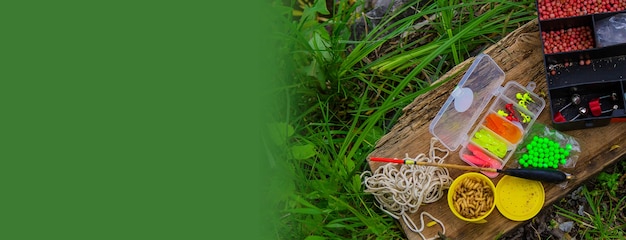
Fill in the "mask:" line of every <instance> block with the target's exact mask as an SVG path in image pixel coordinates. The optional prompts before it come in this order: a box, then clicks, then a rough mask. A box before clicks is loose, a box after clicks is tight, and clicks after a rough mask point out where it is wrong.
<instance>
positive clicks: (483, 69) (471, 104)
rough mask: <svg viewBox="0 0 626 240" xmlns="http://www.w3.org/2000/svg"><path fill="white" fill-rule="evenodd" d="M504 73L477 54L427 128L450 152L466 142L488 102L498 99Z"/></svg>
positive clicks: (489, 59) (491, 60) (484, 56)
mask: <svg viewBox="0 0 626 240" xmlns="http://www.w3.org/2000/svg"><path fill="white" fill-rule="evenodd" d="M504 77H505V74H504V71H502V69H501V68H500V67H498V65H497V64H496V63H495V62H494V61H493V59H491V57H489V56H488V55H486V54H479V55H478V56H476V58H475V59H474V62H473V63H472V65H471V66H470V68H469V69H468V70H467V72H466V73H465V75H463V78H461V81H460V82H459V84H458V85H457V86H456V87H455V88H454V90H453V91H452V93H451V94H450V97H448V99H447V100H446V102H445V103H444V104H443V106H442V107H441V109H440V110H439V112H438V113H437V115H436V116H435V118H434V119H433V121H431V123H430V126H429V131H430V133H431V134H433V136H435V137H436V138H438V139H439V141H440V142H441V143H442V144H443V145H444V146H445V147H446V148H448V149H450V150H451V151H455V150H456V149H457V148H458V147H459V145H461V144H462V143H463V142H465V141H466V140H467V139H468V138H469V132H470V129H471V127H472V126H473V124H474V123H475V122H476V121H477V120H478V117H479V116H480V115H481V113H482V111H483V110H484V109H485V107H486V106H487V104H488V103H489V100H491V98H492V97H494V96H496V95H498V93H499V91H500V88H501V85H502V83H503V82H504Z"/></svg>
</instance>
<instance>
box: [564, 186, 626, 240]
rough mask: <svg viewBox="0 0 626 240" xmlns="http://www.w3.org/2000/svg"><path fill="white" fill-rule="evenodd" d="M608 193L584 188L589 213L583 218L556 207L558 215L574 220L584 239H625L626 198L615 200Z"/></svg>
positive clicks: (583, 192)
mask: <svg viewBox="0 0 626 240" xmlns="http://www.w3.org/2000/svg"><path fill="white" fill-rule="evenodd" d="M606 192H608V191H602V190H599V189H598V190H591V191H590V190H588V189H587V187H586V186H583V190H582V194H583V196H584V197H585V199H587V204H588V205H589V206H588V208H589V210H590V211H589V212H585V213H584V214H583V215H582V216H581V215H579V214H578V213H574V212H572V211H570V210H567V209H565V208H562V207H559V206H558V205H554V207H555V208H556V209H557V214H559V215H561V216H564V217H566V218H568V219H571V220H573V221H574V222H576V223H577V224H578V226H579V229H580V230H579V235H580V236H582V237H583V238H584V239H624V238H625V237H626V220H625V219H624V218H623V213H624V210H625V209H626V196H622V197H621V198H620V199H613V198H610V197H609V196H607V194H605V193H606Z"/></svg>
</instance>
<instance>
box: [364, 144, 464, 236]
mask: <svg viewBox="0 0 626 240" xmlns="http://www.w3.org/2000/svg"><path fill="white" fill-rule="evenodd" d="M437 141H438V140H437V139H436V138H432V139H431V140H430V152H429V155H428V156H426V155H425V154H423V153H422V154H420V155H418V156H417V157H415V159H411V158H409V157H408V154H407V155H406V157H405V158H404V159H405V160H414V161H416V162H434V163H443V161H444V159H445V158H446V157H447V156H448V153H449V152H448V151H447V150H445V149H441V148H438V147H436V146H435V143H436V142H437ZM437 151H440V152H442V153H445V154H443V156H441V157H439V156H437V155H436V152H437ZM361 178H362V179H363V184H364V185H365V187H366V189H365V192H369V193H371V194H373V195H374V197H375V198H376V200H377V201H378V203H379V204H380V205H379V206H378V207H379V208H380V209H381V210H383V211H384V212H386V213H387V214H389V215H391V216H392V217H394V218H395V219H399V218H400V217H401V218H402V219H403V220H404V222H405V223H406V224H407V226H408V228H409V229H411V231H413V232H416V233H417V234H419V235H420V237H422V239H426V238H425V237H424V235H423V234H422V233H421V232H422V231H423V230H424V215H426V216H428V217H429V218H431V219H432V220H433V221H435V222H437V223H439V225H441V228H442V229H443V232H442V234H445V233H446V228H445V226H444V225H443V223H442V222H441V221H439V219H436V218H434V217H433V216H432V215H430V214H429V213H427V212H425V211H423V212H422V213H421V214H420V222H421V223H420V226H421V227H419V228H418V227H417V226H416V225H415V223H414V222H413V220H411V218H410V217H409V216H408V215H409V214H411V213H416V212H417V210H418V209H419V207H420V205H422V203H432V202H435V201H437V200H439V199H441V198H442V197H443V196H444V193H443V190H445V189H448V188H449V187H450V184H451V183H452V178H450V174H449V173H448V169H445V168H441V167H431V166H419V165H407V164H403V165H401V166H400V168H399V169H398V165H397V164H386V165H383V166H381V167H379V168H378V169H376V171H374V173H372V172H370V171H365V172H363V173H362V174H361Z"/></svg>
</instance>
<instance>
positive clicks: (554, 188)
mask: <svg viewBox="0 0 626 240" xmlns="http://www.w3.org/2000/svg"><path fill="white" fill-rule="evenodd" d="M484 53H485V54H488V55H489V56H490V57H491V58H493V59H494V61H495V62H496V63H497V64H498V65H499V66H500V68H502V70H504V72H505V73H506V79H505V83H506V82H508V81H517V82H519V83H520V84H522V85H523V86H525V85H526V84H528V83H529V82H530V81H534V82H535V83H537V88H536V89H535V90H534V91H535V93H538V94H539V95H541V96H542V97H544V99H545V100H546V108H545V109H544V110H543V112H542V113H541V114H540V116H539V118H538V119H537V122H539V123H542V124H545V125H550V123H551V121H550V116H549V115H550V110H549V104H550V102H549V100H548V99H547V97H546V96H545V94H546V93H547V84H546V80H545V75H544V71H545V70H544V65H543V57H542V51H541V41H540V39H539V28H538V24H537V21H536V20H535V21H531V22H529V23H527V24H525V25H523V26H521V27H520V28H519V29H517V30H516V31H514V32H512V33H511V34H509V35H507V36H506V37H505V38H503V39H502V40H500V41H499V42H497V43H496V44H494V45H492V46H490V47H489V48H488V49H486V50H485V51H484ZM473 60H474V59H473V58H472V59H468V60H466V61H464V62H463V63H461V64H459V65H458V66H456V67H455V68H454V69H452V70H451V71H450V72H448V73H447V74H446V75H444V76H443V77H442V78H441V79H446V77H448V76H454V77H453V78H452V79H451V80H450V81H448V82H446V83H444V84H442V85H441V86H439V87H438V88H436V89H434V90H433V91H431V92H429V93H428V94H424V95H421V96H419V97H417V98H416V99H415V100H414V101H413V102H412V103H411V104H409V105H408V106H407V107H405V108H404V109H403V116H402V117H401V118H400V119H399V121H398V123H397V124H396V125H395V126H394V127H393V128H392V130H391V131H390V132H389V133H388V134H386V135H385V136H383V137H382V138H381V139H380V140H379V141H378V142H377V143H376V149H375V150H374V151H373V152H372V153H370V155H369V156H377V157H395V158H403V157H404V156H405V154H408V155H409V156H417V154H419V153H428V150H429V143H430V139H431V138H432V134H431V133H430V132H429V131H428V126H429V124H430V122H431V121H432V120H433V118H434V117H435V115H436V114H437V112H438V111H439V109H440V108H441V106H442V105H443V103H444V102H445V101H446V99H447V98H448V97H449V96H450V93H451V92H452V90H453V89H454V87H455V86H456V85H457V84H458V82H459V81H460V79H461V77H462V76H463V74H464V73H465V71H466V69H467V68H468V67H469V66H470V65H471V63H472V62H473ZM565 133H566V134H568V135H570V136H573V137H575V138H576V140H577V141H578V143H579V144H580V146H581V149H582V153H581V154H580V157H579V159H578V162H577V163H576V167H575V168H571V169H564V171H566V172H568V173H570V174H573V175H574V176H575V179H574V180H570V181H569V182H568V183H567V185H566V187H565V188H562V187H561V186H558V185H556V184H552V183H543V186H544V188H545V191H546V198H545V204H544V207H545V206H549V205H551V204H552V203H553V202H555V201H556V200H558V199H560V198H562V197H563V196H564V195H565V194H567V193H569V192H571V191H572V190H574V189H576V188H577V187H578V186H580V185H581V184H582V183H583V182H585V181H586V180H587V179H588V178H590V177H592V176H594V175H596V174H597V173H599V172H600V171H602V170H603V169H604V168H605V167H607V166H609V165H611V164H612V163H614V162H616V161H618V160H621V159H624V157H626V123H623V122H619V123H611V124H609V125H608V126H604V127H597V128H590V129H584V130H572V131H567V132H565ZM614 145H619V146H620V147H618V148H613V149H612V148H611V147H612V146H614ZM514 162H515V161H514V160H510V161H509V163H508V165H509V166H511V165H513V164H514ZM446 163H452V164H463V165H466V164H465V163H464V162H463V161H462V160H461V159H460V157H459V155H458V150H457V151H455V152H451V153H450V155H449V157H448V158H447V159H446ZM382 164H384V163H377V162H370V167H371V169H372V170H375V169H376V168H378V167H379V166H382ZM462 173H463V172H462V171H460V170H454V169H450V175H451V177H453V178H456V177H457V176H459V175H460V174H462ZM501 177H502V175H500V176H499V177H497V178H494V179H493V181H494V184H497V182H498V181H499V179H500V178H501ZM422 211H426V212H428V213H430V214H432V215H433V216H434V217H436V218H438V219H439V220H442V221H443V223H444V224H445V227H446V233H445V235H446V236H447V237H449V238H451V239H494V238H496V237H497V236H499V235H501V234H504V233H506V232H508V231H510V230H512V229H515V228H516V227H518V226H521V225H522V224H523V223H524V222H517V221H511V220H509V219H507V218H505V217H504V216H502V214H500V212H498V211H497V209H495V210H494V211H493V213H492V214H491V215H489V216H488V217H487V218H486V220H487V223H485V224H475V223H467V222H464V221H462V220H460V219H458V218H456V217H455V216H454V215H453V214H452V212H451V211H450V209H449V208H448V205H447V200H446V199H445V197H444V198H442V199H440V200H439V201H437V202H435V203H431V204H426V205H423V206H422V207H420V209H419V211H418V212H417V213H416V214H413V215H411V218H412V219H413V221H414V222H415V223H416V224H418V227H419V223H420V220H419V213H420V212H422ZM429 221H430V219H425V222H429ZM529 221H530V220H529ZM401 224H402V226H403V228H404V232H405V233H406V235H407V237H408V238H409V239H420V237H419V235H417V234H416V233H414V232H412V231H411V230H409V229H408V228H407V226H406V224H405V223H404V222H403V221H401ZM441 230H442V229H441V228H440V227H438V225H435V226H433V227H425V230H424V232H423V233H424V234H425V236H426V237H434V236H436V235H437V232H438V231H441Z"/></svg>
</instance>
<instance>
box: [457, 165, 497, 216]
mask: <svg viewBox="0 0 626 240" xmlns="http://www.w3.org/2000/svg"><path fill="white" fill-rule="evenodd" d="M468 178H470V179H478V180H481V181H483V182H484V183H486V184H487V185H488V186H489V188H490V189H491V194H492V197H493V199H492V201H491V205H490V206H488V208H489V210H488V211H486V213H484V214H482V215H480V216H478V217H475V218H466V217H464V216H462V215H461V213H460V212H459V210H458V209H457V207H456V206H455V201H454V200H453V199H454V195H456V192H457V190H459V189H460V188H461V187H462V183H463V181H465V179H468ZM495 195H496V186H495V185H494V184H493V182H492V181H491V179H489V178H488V177H487V176H485V175H483V174H481V173H476V172H469V173H465V174H463V175H461V176H459V177H457V178H456V179H455V180H454V181H453V182H452V184H451V185H450V189H448V206H449V207H450V210H451V211H452V213H453V214H454V215H455V216H457V217H458V218H459V219H461V220H463V221H467V222H471V223H485V222H487V221H486V220H485V218H486V217H487V216H489V214H491V212H493V209H494V208H495V207H496V200H495V197H496V196H495ZM480 202H481V201H475V202H472V203H471V204H479V203H480ZM486 202H487V200H486V199H485V200H483V203H484V204H486Z"/></svg>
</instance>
